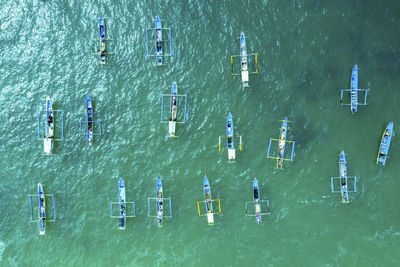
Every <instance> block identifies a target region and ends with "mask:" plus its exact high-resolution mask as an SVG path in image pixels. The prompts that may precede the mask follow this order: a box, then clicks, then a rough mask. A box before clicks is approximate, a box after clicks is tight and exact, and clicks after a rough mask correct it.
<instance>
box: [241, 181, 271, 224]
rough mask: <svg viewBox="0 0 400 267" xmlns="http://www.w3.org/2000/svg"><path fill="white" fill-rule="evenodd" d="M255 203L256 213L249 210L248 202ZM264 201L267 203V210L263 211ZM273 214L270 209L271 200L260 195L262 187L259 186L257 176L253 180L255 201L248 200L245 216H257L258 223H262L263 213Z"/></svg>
mask: <svg viewBox="0 0 400 267" xmlns="http://www.w3.org/2000/svg"><path fill="white" fill-rule="evenodd" d="M250 203H251V204H254V213H251V212H248V209H247V208H248V206H247V205H248V204H250ZM262 203H266V204H267V205H266V210H267V212H262V209H261V208H262ZM268 214H271V212H270V209H269V201H268V200H262V199H261V197H260V187H259V186H258V181H257V179H256V178H254V180H253V201H248V202H246V207H245V216H254V217H256V222H257V224H261V223H262V216H263V215H268Z"/></svg>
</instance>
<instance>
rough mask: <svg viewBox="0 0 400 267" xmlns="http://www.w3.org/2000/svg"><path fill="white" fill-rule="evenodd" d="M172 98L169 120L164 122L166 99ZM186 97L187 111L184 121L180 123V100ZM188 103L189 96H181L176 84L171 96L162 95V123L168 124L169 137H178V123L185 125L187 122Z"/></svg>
mask: <svg viewBox="0 0 400 267" xmlns="http://www.w3.org/2000/svg"><path fill="white" fill-rule="evenodd" d="M165 96H167V97H170V107H169V118H168V120H163V117H164V116H163V114H164V97H165ZM179 97H185V109H184V113H183V121H179V120H178V117H177V115H178V114H177V113H178V98H179ZM186 103H187V95H186V94H185V95H179V94H178V88H177V86H176V83H175V82H174V83H173V85H172V89H171V94H162V95H161V122H162V123H168V132H169V137H177V136H175V131H176V124H177V123H185V122H186Z"/></svg>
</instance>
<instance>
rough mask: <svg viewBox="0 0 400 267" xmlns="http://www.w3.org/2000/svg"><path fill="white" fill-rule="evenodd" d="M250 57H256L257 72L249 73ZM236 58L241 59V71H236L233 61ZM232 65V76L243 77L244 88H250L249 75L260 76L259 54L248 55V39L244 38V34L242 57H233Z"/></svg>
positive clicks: (242, 37)
mask: <svg viewBox="0 0 400 267" xmlns="http://www.w3.org/2000/svg"><path fill="white" fill-rule="evenodd" d="M250 56H254V61H255V69H256V70H255V71H249V64H248V63H249V62H248V58H249V57H250ZM235 57H240V71H239V72H235V71H234V64H233V59H234V58H235ZM231 65H232V76H238V75H240V76H241V77H242V84H243V88H244V87H248V86H249V74H258V64H257V53H251V54H248V53H247V46H246V39H245V37H244V33H243V32H242V33H241V34H240V55H233V56H231Z"/></svg>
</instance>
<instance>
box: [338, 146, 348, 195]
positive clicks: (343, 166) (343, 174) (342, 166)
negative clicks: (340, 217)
mask: <svg viewBox="0 0 400 267" xmlns="http://www.w3.org/2000/svg"><path fill="white" fill-rule="evenodd" d="M339 177H340V184H341V185H340V188H341V192H342V200H343V202H347V201H348V199H349V196H348V188H347V162H346V156H345V154H344V151H342V152H341V153H340V156H339Z"/></svg>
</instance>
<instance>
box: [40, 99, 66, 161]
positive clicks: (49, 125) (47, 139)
mask: <svg viewBox="0 0 400 267" xmlns="http://www.w3.org/2000/svg"><path fill="white" fill-rule="evenodd" d="M42 112H43V111H42V110H41V109H40V108H39V109H38V112H37V123H38V132H37V133H38V135H37V139H38V140H43V145H44V153H45V154H47V155H51V154H53V147H54V141H62V140H63V139H64V111H63V110H54V109H53V107H52V104H51V100H50V97H49V96H46V119H45V120H46V123H45V127H44V137H43V138H41V137H40V136H41V130H40V124H41V123H40V121H41V117H42V116H41V114H42ZM58 113H61V129H60V133H61V137H60V138H55V134H54V129H55V115H56V114H58Z"/></svg>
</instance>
